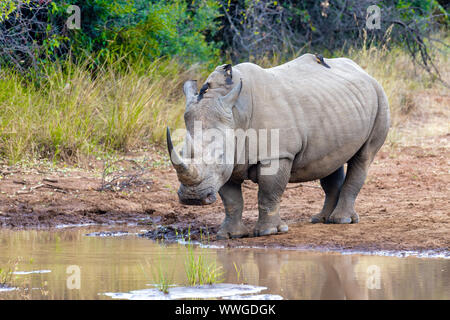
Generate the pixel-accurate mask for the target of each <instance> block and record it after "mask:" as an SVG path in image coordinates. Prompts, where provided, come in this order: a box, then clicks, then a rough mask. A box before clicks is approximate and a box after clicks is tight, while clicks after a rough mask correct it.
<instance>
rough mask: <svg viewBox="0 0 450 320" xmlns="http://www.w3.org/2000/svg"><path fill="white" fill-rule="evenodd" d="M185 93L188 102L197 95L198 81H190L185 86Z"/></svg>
mask: <svg viewBox="0 0 450 320" xmlns="http://www.w3.org/2000/svg"><path fill="white" fill-rule="evenodd" d="M183 92H184V95H185V96H186V99H187V100H190V99H192V98H193V97H195V96H196V95H197V80H188V81H186V82H185V83H184V85H183Z"/></svg>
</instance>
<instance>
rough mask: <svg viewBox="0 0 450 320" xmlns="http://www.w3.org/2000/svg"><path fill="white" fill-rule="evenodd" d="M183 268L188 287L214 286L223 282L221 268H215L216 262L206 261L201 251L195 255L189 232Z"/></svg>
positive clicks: (203, 252)
mask: <svg viewBox="0 0 450 320" xmlns="http://www.w3.org/2000/svg"><path fill="white" fill-rule="evenodd" d="M184 266H185V271H186V276H187V280H188V284H189V285H190V286H196V285H204V284H214V283H220V282H222V281H223V271H222V267H220V266H217V263H216V261H210V260H209V259H207V257H206V255H205V251H204V250H202V249H200V251H199V253H198V254H197V255H196V254H195V252H194V245H193V243H192V242H191V237H190V232H188V243H187V256H186V261H185V264H184Z"/></svg>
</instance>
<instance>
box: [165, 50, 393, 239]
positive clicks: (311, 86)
mask: <svg viewBox="0 0 450 320" xmlns="http://www.w3.org/2000/svg"><path fill="white" fill-rule="evenodd" d="M325 63H326V64H327V65H328V66H329V67H325V66H324V65H323V64H320V63H317V60H316V58H315V56H314V55H311V54H305V55H303V56H301V57H299V58H297V59H295V60H293V61H290V62H288V63H286V64H283V65H281V66H277V67H274V68H270V69H263V68H261V67H259V66H257V65H255V64H252V63H241V64H238V65H236V66H234V67H231V65H222V66H219V67H217V68H216V69H215V71H214V72H212V73H211V74H210V75H209V77H208V78H207V80H206V82H205V83H204V84H203V86H202V88H201V90H200V92H197V83H196V82H195V81H187V82H186V83H185V84H184V88H183V90H184V93H185V96H186V110H185V114H184V119H185V123H186V129H187V134H186V142H185V146H184V148H183V153H182V154H181V155H180V154H178V153H177V152H176V151H175V150H174V148H173V146H172V141H171V137H170V132H169V130H167V143H168V148H169V153H170V156H171V160H172V163H173V165H174V167H175V169H176V171H177V174H178V179H179V181H180V182H181V185H180V188H179V190H178V196H179V199H180V201H181V202H182V203H185V204H210V203H212V202H214V201H215V200H216V193H217V192H218V193H219V194H220V196H221V198H222V201H223V204H224V206H225V219H224V221H223V223H222V225H221V227H220V229H219V231H218V234H217V237H218V238H219V239H220V238H233V237H244V236H247V235H249V230H248V229H247V227H246V226H244V224H243V223H242V220H241V218H242V210H243V198H242V190H241V184H242V182H243V181H244V180H248V179H250V180H252V181H253V182H255V183H257V184H258V185H259V191H258V209H259V218H258V221H257V223H256V226H255V228H254V232H253V233H254V235H255V236H261V235H269V234H274V233H278V232H287V231H288V226H287V225H286V223H284V222H283V221H282V220H281V218H280V215H279V209H280V201H281V197H282V194H283V192H284V190H285V188H286V185H287V184H288V183H289V182H304V181H310V180H316V179H320V183H321V186H322V188H323V190H324V191H325V202H324V205H323V208H322V211H321V212H320V213H318V214H316V215H314V216H313V217H312V220H311V221H312V222H313V223H317V222H329V223H356V222H358V219H359V218H358V215H357V213H356V212H355V210H354V203H355V199H356V197H357V195H358V193H359V191H360V189H361V187H362V186H363V183H364V180H365V178H366V175H367V170H368V168H369V165H370V164H371V162H372V161H373V159H374V157H375V154H376V153H377V151H378V150H379V149H380V148H381V146H382V144H383V143H384V141H385V139H386V136H387V133H388V130H389V106H388V101H387V98H386V95H385V93H384V91H383V88H382V87H381V85H380V84H379V83H378V82H377V81H376V80H375V79H373V78H372V77H371V76H369V75H368V74H367V73H366V72H365V71H363V70H362V69H361V68H360V67H359V66H358V65H357V64H356V63H354V62H353V61H351V60H349V59H346V58H337V59H325ZM196 122H200V123H201V127H202V129H203V130H207V129H214V130H216V131H219V132H224V134H225V132H226V131H230V130H232V131H235V132H236V131H237V130H243V131H244V132H245V131H248V130H253V131H254V132H257V133H258V132H260V131H259V130H261V129H265V130H267V131H273V130H276V131H277V132H278V133H279V134H278V136H279V141H278V150H276V151H277V153H276V154H277V157H276V158H275V157H273V156H272V155H273V153H269V154H264V153H260V152H258V154H257V156H256V159H252V157H251V155H250V152H249V150H250V148H251V147H252V146H253V145H254V143H255V141H252V142H251V143H249V141H247V143H245V144H244V147H243V148H238V143H236V141H235V139H232V140H231V144H232V147H231V148H229V147H227V148H226V147H225V143H224V144H223V145H222V146H220V145H218V144H217V143H214V141H212V140H211V139H200V140H201V141H200V142H199V141H198V139H195V138H194V137H195V132H194V124H195V123H196ZM256 139H257V140H261V139H262V137H261V136H260V135H258V134H257V136H256ZM265 139H266V140H270V137H269V139H267V137H265ZM228 140H229V139H228ZM228 140H227V141H228ZM228 142H229V141H228ZM228 142H227V145H228ZM259 142H260V141H256V143H259ZM265 143H267V144H269V145H271V142H270V141H265ZM200 147H201V149H202V150H203V153H202V155H205V154H207V155H209V156H212V157H213V158H216V160H217V161H216V162H210V161H209V162H206V161H203V160H202V159H195V157H196V156H197V153H196V149H198V148H200ZM192 158H193V159H192ZM223 159H232V161H223ZM238 159H240V160H242V159H244V161H237V160H238ZM192 160H196V161H192ZM345 163H347V164H348V166H347V172H346V174H345V173H344V167H343V166H344V164H345ZM274 164H276V166H274ZM267 167H275V168H277V170H276V171H275V172H274V173H273V174H263V171H264V168H267Z"/></svg>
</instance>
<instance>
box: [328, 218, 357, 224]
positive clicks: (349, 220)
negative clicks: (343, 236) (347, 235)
mask: <svg viewBox="0 0 450 320" xmlns="http://www.w3.org/2000/svg"><path fill="white" fill-rule="evenodd" d="M327 223H334V224H349V223H352V218H350V217H330V219H328V220H327Z"/></svg>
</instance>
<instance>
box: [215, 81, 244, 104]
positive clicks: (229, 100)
mask: <svg viewBox="0 0 450 320" xmlns="http://www.w3.org/2000/svg"><path fill="white" fill-rule="evenodd" d="M241 90H242V79H240V81H239V84H238V85H237V86H235V87H234V88H233V89H231V91H230V92H229V93H228V94H227V95H226V96H223V97H220V98H219V100H220V102H221V103H222V105H223V106H224V107H228V108H230V109H231V108H232V107H233V106H234V105H235V103H236V100H237V99H238V97H239V94H240V93H241Z"/></svg>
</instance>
